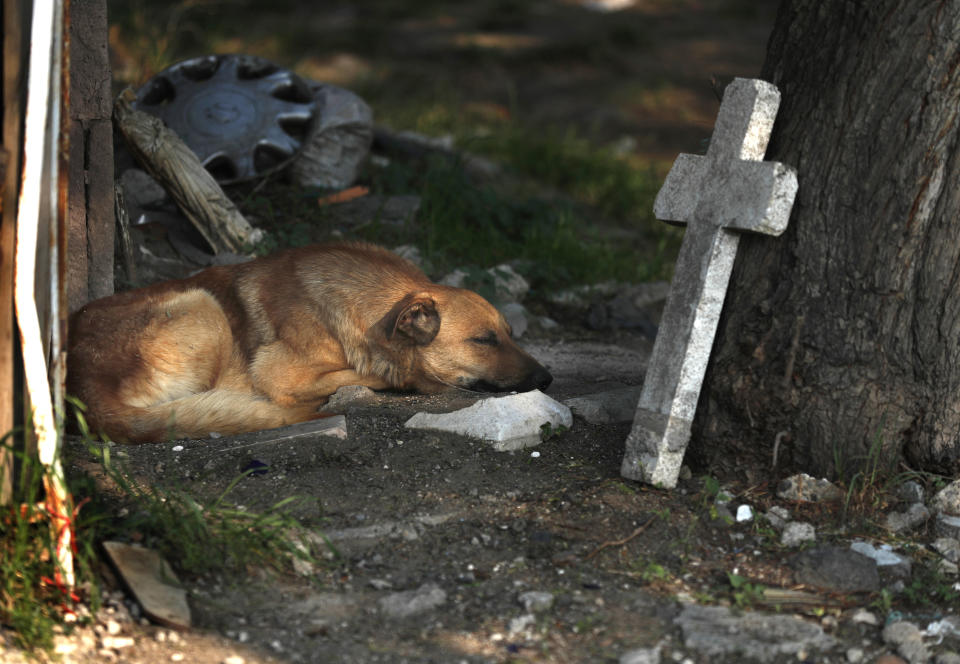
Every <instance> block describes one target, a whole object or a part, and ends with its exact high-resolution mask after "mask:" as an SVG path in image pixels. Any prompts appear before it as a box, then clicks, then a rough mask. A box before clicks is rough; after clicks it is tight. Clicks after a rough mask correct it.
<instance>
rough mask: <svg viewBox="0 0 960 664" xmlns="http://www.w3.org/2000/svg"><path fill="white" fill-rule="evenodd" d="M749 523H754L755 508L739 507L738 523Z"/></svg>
mask: <svg viewBox="0 0 960 664" xmlns="http://www.w3.org/2000/svg"><path fill="white" fill-rule="evenodd" d="M748 521H753V508H752V507H750V506H749V505H740V506H739V507H737V523H746V522H748Z"/></svg>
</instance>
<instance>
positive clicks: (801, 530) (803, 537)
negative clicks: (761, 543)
mask: <svg viewBox="0 0 960 664" xmlns="http://www.w3.org/2000/svg"><path fill="white" fill-rule="evenodd" d="M816 539H817V532H816V530H815V529H814V527H813V525H812V524H809V523H806V522H804V521H791V522H790V523H788V524H787V525H786V526H785V527H784V529H783V533H782V534H781V536H780V544H782V545H783V546H788V547H795V546H800V545H801V544H803V543H805V542H813V541H815V540H816Z"/></svg>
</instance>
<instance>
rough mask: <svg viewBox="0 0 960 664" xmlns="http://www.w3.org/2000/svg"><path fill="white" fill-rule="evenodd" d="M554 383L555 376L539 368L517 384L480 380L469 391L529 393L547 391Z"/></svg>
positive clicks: (471, 385)
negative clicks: (531, 391)
mask: <svg viewBox="0 0 960 664" xmlns="http://www.w3.org/2000/svg"><path fill="white" fill-rule="evenodd" d="M552 382H553V376H552V375H551V374H550V372H549V371H547V370H546V369H544V368H543V367H541V366H538V367H537V368H536V369H534V370H533V371H531V372H530V373H529V374H528V375H527V376H526V377H525V378H524V379H523V380H521V381H520V382H517V383H509V384H507V383H493V382H490V381H488V380H483V379H480V380H475V381H473V382H472V383H470V384H469V385H468V386H467V389H469V390H473V391H474V392H529V391H530V390H545V389H547V387H549V386H550V383H552Z"/></svg>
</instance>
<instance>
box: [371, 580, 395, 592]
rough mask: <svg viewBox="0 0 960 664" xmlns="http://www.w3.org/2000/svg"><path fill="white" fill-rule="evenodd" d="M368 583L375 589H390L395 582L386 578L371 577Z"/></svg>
mask: <svg viewBox="0 0 960 664" xmlns="http://www.w3.org/2000/svg"><path fill="white" fill-rule="evenodd" d="M367 583H368V584H369V585H370V587H371V588H373V589H374V590H390V589H391V588H393V584H392V583H390V582H389V581H387V580H386V579H370V581H368V582H367Z"/></svg>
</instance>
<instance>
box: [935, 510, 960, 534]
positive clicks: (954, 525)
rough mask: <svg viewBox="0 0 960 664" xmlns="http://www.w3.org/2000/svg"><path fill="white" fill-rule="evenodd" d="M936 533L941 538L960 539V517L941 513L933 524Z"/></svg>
mask: <svg viewBox="0 0 960 664" xmlns="http://www.w3.org/2000/svg"><path fill="white" fill-rule="evenodd" d="M933 529H934V532H936V533H937V535H939V536H941V537H952V538H953V539H960V516H951V515H949V514H944V513H943V512H940V513H939V514H937V518H936V521H934V524H933Z"/></svg>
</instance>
